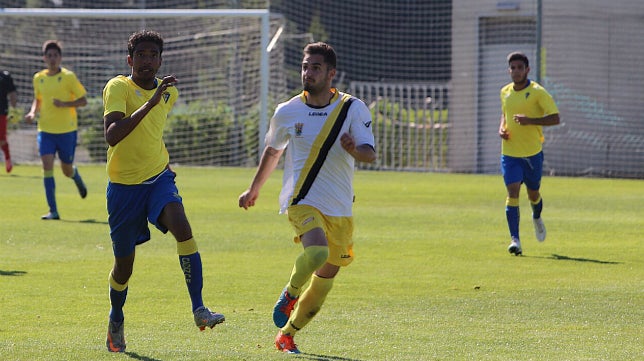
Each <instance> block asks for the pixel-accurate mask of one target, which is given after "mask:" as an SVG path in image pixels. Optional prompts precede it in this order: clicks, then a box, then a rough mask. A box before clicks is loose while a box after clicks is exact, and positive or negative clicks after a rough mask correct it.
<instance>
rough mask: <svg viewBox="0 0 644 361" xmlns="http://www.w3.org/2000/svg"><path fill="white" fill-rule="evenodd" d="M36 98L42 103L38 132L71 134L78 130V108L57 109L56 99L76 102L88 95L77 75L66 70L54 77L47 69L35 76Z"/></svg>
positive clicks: (61, 69)
mask: <svg viewBox="0 0 644 361" xmlns="http://www.w3.org/2000/svg"><path fill="white" fill-rule="evenodd" d="M33 85H34V98H36V99H37V100H38V101H39V102H40V116H39V118H38V131H41V132H46V133H54V134H61V133H69V132H73V131H75V130H77V129H78V117H77V115H76V107H57V106H55V105H54V99H59V100H62V101H65V102H69V101H74V100H76V99H79V98H82V97H84V96H85V95H86V94H87V91H86V90H85V88H84V87H83V84H81V82H80V81H79V80H78V78H76V74H74V73H73V72H72V71H70V70H68V69H66V68H60V71H59V72H58V73H56V74H54V75H47V69H44V70H41V71H39V72H37V73H36V74H35V75H34V78H33Z"/></svg>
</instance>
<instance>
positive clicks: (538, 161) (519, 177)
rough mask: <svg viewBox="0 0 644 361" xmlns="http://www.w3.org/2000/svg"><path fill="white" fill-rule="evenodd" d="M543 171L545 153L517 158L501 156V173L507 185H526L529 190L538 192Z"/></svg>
mask: <svg viewBox="0 0 644 361" xmlns="http://www.w3.org/2000/svg"><path fill="white" fill-rule="evenodd" d="M542 170H543V152H539V153H537V154H535V155H533V156H531V157H526V158H516V157H510V156H509V155H501V171H502V172H503V180H504V181H505V185H506V186H507V185H508V184H512V183H517V182H521V183H525V185H526V187H528V189H531V190H534V191H537V190H539V188H540V187H541V172H542Z"/></svg>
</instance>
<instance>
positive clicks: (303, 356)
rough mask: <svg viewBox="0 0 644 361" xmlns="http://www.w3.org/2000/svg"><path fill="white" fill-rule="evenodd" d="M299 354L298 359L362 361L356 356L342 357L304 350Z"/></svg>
mask: <svg viewBox="0 0 644 361" xmlns="http://www.w3.org/2000/svg"><path fill="white" fill-rule="evenodd" d="M298 356H299V357H298V359H305V360H315V361H360V360H358V359H355V358H346V357H340V356H327V355H316V354H312V353H304V352H302V353H301V354H299V355H298Z"/></svg>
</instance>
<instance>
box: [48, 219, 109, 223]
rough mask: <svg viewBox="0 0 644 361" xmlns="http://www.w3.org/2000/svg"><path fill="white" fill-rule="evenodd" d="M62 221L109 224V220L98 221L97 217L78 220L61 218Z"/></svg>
mask: <svg viewBox="0 0 644 361" xmlns="http://www.w3.org/2000/svg"><path fill="white" fill-rule="evenodd" d="M60 221H61V222H66V223H89V224H108V223H107V221H97V220H95V219H80V220H78V221H72V220H69V219H61V220H60Z"/></svg>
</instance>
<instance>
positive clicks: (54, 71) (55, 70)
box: [47, 67, 61, 76]
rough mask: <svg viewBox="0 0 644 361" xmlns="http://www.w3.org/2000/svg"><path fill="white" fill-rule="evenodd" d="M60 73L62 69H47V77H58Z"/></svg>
mask: <svg viewBox="0 0 644 361" xmlns="http://www.w3.org/2000/svg"><path fill="white" fill-rule="evenodd" d="M60 72H61V69H60V67H57V68H54V69H52V68H47V75H50V76H51V75H56V74H58V73H60Z"/></svg>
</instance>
